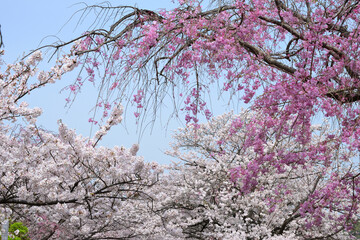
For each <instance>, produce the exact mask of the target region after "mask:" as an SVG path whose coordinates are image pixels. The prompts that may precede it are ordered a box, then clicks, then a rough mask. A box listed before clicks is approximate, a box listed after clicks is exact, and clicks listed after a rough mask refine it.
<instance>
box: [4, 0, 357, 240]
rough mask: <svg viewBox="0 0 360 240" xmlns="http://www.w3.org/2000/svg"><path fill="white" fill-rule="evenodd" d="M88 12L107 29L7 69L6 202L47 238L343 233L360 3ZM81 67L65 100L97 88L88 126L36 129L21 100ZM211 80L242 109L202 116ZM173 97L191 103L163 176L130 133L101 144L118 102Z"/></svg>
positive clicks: (257, 0)
mask: <svg viewBox="0 0 360 240" xmlns="http://www.w3.org/2000/svg"><path fill="white" fill-rule="evenodd" d="M93 10H94V11H96V12H97V13H99V12H100V16H105V17H104V19H97V20H96V21H97V22H105V25H104V26H98V28H95V29H89V30H88V31H87V32H86V33H84V34H83V35H82V36H79V37H77V38H75V39H74V40H72V41H69V42H65V43H61V44H58V45H52V46H44V47H53V48H55V50H56V51H66V49H63V47H65V46H68V45H71V44H72V46H71V49H70V50H69V51H68V52H69V53H68V54H65V55H64V56H63V57H62V58H60V59H59V60H58V61H57V63H56V65H55V66H54V67H53V68H52V69H51V70H50V71H48V72H46V71H41V72H39V73H38V75H36V71H37V69H36V64H37V62H38V61H40V60H41V58H42V56H41V53H40V52H38V51H36V52H34V53H33V54H32V55H31V56H30V57H29V58H27V59H26V60H25V61H23V62H19V63H17V64H14V65H8V66H7V68H6V69H5V70H4V71H3V72H2V73H1V75H0V80H1V81H0V88H1V93H0V101H1V104H0V111H1V113H0V116H1V117H0V121H1V122H0V124H1V125H0V127H1V133H0V137H1V141H0V145H1V148H0V149H1V151H2V153H1V154H0V156H1V158H0V159H1V161H2V165H3V168H2V169H1V171H2V175H1V189H0V207H1V210H0V211H1V212H2V213H5V214H7V215H9V216H10V215H12V216H15V217H16V218H19V219H22V220H23V221H25V220H26V221H28V222H29V223H31V224H32V225H33V226H32V228H31V227H29V230H30V231H32V233H31V234H39V235H34V236H36V238H39V237H38V236H41V237H42V238H45V239H47V238H55V239H56V238H59V236H62V237H63V238H65V239H104V238H105V239H106V238H108V239H119V238H120V239H122V238H135V239H136V238H137V239H141V238H143V239H152V238H153V239H159V238H164V239H184V238H190V239H191V238H192V239H211V238H213V239H351V236H350V235H349V234H348V232H350V231H351V228H352V226H353V224H354V222H356V220H357V218H358V214H359V209H358V207H359V200H360V199H359V194H360V188H359V185H360V181H359V176H360V171H359V170H360V169H359V162H358V157H359V147H360V130H359V127H358V123H359V106H358V101H359V100H360V93H359V84H360V82H359V78H360V77H359V72H360V69H359V68H360V67H359V66H360V65H359V61H358V57H357V56H358V55H359V46H358V45H359V42H360V41H359V40H360V39H359V33H358V30H359V25H360V22H359V21H360V18H359V17H360V16H359V13H360V12H359V11H360V4H359V1H355V0H317V1H308V0H288V1H283V0H229V1H218V2H216V4H210V5H209V6H208V7H206V6H205V2H203V1H200V0H187V1H184V0H179V6H178V7H177V8H175V9H173V10H170V11H167V10H161V11H157V12H155V11H150V10H145V9H138V8H135V7H131V6H119V7H117V6H115V7H113V6H110V5H96V6H89V7H86V8H85V9H84V11H85V13H86V12H87V11H93ZM84 15H86V14H84ZM98 20H104V21H98ZM1 53H3V52H1ZM77 66H78V69H79V77H78V78H77V79H76V81H75V82H74V83H73V84H72V85H71V86H69V90H70V96H69V99H68V101H72V99H71V97H74V96H75V95H76V94H78V92H79V91H80V89H81V87H82V86H83V85H84V84H85V83H87V82H91V83H94V84H99V85H100V88H99V89H100V94H99V99H98V103H97V107H103V108H104V111H103V115H102V117H103V118H104V124H103V126H101V127H100V128H99V131H98V132H97V133H96V135H95V137H94V138H93V139H86V138H83V137H81V136H78V135H76V134H75V132H74V131H73V130H69V129H67V127H66V126H65V125H64V124H63V123H62V122H59V132H58V134H54V133H50V132H48V131H46V130H43V129H40V128H38V127H37V126H36V118H37V117H38V116H39V115H40V114H41V111H40V109H36V108H35V109H30V108H28V107H27V105H26V103H24V102H20V99H22V98H23V97H24V96H26V95H27V94H28V93H30V92H32V91H33V90H35V89H37V88H39V87H42V86H45V85H47V84H49V83H52V82H54V81H55V80H57V79H59V78H61V76H62V75H63V74H65V73H66V72H69V71H73V70H74V68H75V67H77ZM79 66H80V67H79ZM35 75H36V76H37V79H38V81H36V82H35V83H31V82H30V80H29V79H31V77H33V76H35ZM212 85H218V86H220V92H222V93H224V94H225V93H228V94H229V96H230V98H231V99H233V100H236V101H239V102H243V103H244V104H247V106H248V109H249V110H248V111H249V112H250V113H246V112H243V113H241V114H240V115H236V114H227V115H222V116H219V117H217V118H214V119H213V120H212V121H210V122H209V123H207V124H199V115H200V114H202V115H204V116H205V117H206V118H207V119H208V120H210V119H211V117H212V113H211V110H210V107H209V106H208V105H209V104H208V102H207V100H206V99H207V97H209V96H208V95H212V94H213V88H212ZM168 100H171V101H172V102H173V103H174V104H173V106H174V113H175V114H177V113H178V112H179V111H180V112H181V111H182V112H184V115H185V122H186V123H187V128H186V129H184V130H182V132H180V133H179V134H178V135H176V136H175V138H176V139H177V141H178V142H177V143H175V145H174V149H173V151H172V152H170V154H171V155H172V156H175V157H178V158H180V159H181V160H183V161H185V164H180V165H174V166H172V167H171V171H170V173H168V174H165V175H163V176H162V175H161V176H159V174H160V173H161V172H162V167H160V166H157V165H156V164H150V163H144V162H143V160H142V158H140V157H138V156H136V152H137V148H138V147H137V146H136V145H135V146H134V147H133V148H131V149H130V150H126V149H124V148H114V149H108V148H103V147H97V144H98V142H99V141H100V140H101V138H102V137H103V136H104V135H105V134H106V132H107V131H109V130H110V128H111V126H113V125H115V124H118V123H119V122H120V121H121V114H122V111H123V110H122V107H121V105H119V103H123V104H124V105H125V107H126V106H127V104H128V103H130V104H133V105H134V106H135V108H136V109H137V110H136V111H135V112H134V118H135V119H137V120H136V121H139V120H140V119H144V118H145V116H146V112H149V111H151V110H153V112H155V113H156V112H158V109H159V107H161V105H162V104H163V103H164V102H166V101H168ZM111 109H112V111H111V112H110V113H109V112H108V111H110V110H111ZM154 116H155V115H154ZM19 119H23V120H24V121H25V124H19V125H17V123H19ZM91 121H93V122H95V121H96V119H91ZM319 121H320V122H324V123H323V124H321V125H320V126H319V127H314V124H316V122H319ZM16 126H18V127H16ZM181 148H185V149H187V150H188V149H190V150H191V151H189V152H186V151H185V152H181V151H180V150H181ZM5 217H8V216H5Z"/></svg>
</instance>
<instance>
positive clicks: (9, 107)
mask: <svg viewBox="0 0 360 240" xmlns="http://www.w3.org/2000/svg"><path fill="white" fill-rule="evenodd" d="M41 59H42V54H41V52H35V53H34V54H32V55H31V56H30V57H29V58H28V59H26V61H21V62H19V63H16V64H9V65H7V67H6V69H5V71H4V72H2V73H1V75H0V79H1V80H0V102H1V104H0V105H1V107H0V111H1V113H0V152H1V154H0V162H1V170H0V172H1V173H0V176H1V177H0V214H1V221H3V220H4V218H7V219H8V218H11V219H13V220H20V221H21V222H24V223H25V224H26V225H27V226H28V227H29V230H30V233H29V235H30V237H31V239H124V238H136V239H151V238H152V236H155V235H156V234H158V235H157V236H158V237H160V238H161V236H162V234H163V233H164V231H163V229H162V228H161V221H160V218H159V217H157V216H156V215H155V214H154V212H153V211H152V204H153V195H152V191H151V188H152V187H153V186H154V185H156V184H157V182H158V179H159V174H160V173H161V172H162V167H161V166H159V165H158V164H157V163H145V162H144V161H143V158H142V157H139V156H136V153H137V151H138V149H139V147H138V145H133V147H132V148H131V149H130V150H127V149H125V148H124V147H114V148H113V149H108V148H105V147H96V145H97V143H98V142H99V140H100V139H101V138H102V137H103V136H104V135H105V134H106V132H107V131H109V130H110V128H111V126H113V125H115V124H118V123H119V122H121V120H122V112H123V109H122V106H117V107H114V108H113V110H112V113H111V114H110V116H109V118H108V119H107V122H106V123H105V124H104V126H102V127H101V128H100V129H99V131H98V132H97V133H96V134H95V137H94V138H93V139H88V138H84V137H82V136H79V135H76V134H75V131H74V130H70V129H68V128H67V127H66V126H65V124H64V123H62V122H61V121H59V131H58V133H57V134H55V133H51V132H49V131H46V130H44V129H41V128H39V127H37V125H36V119H37V117H38V116H39V115H40V114H41V109H39V108H34V109H31V108H29V107H28V106H27V103H26V102H24V101H22V98H23V97H24V96H26V95H27V94H29V93H30V92H32V91H34V90H36V89H37V88H39V87H43V86H45V85H47V84H49V83H52V82H54V81H56V80H58V79H60V78H61V76H62V75H63V74H64V73H66V72H68V71H71V70H72V69H73V68H74V67H76V65H77V58H76V57H75V56H74V54H69V55H66V56H64V57H63V58H62V59H59V60H58V62H57V65H56V66H54V67H53V68H52V69H51V70H50V71H48V72H45V71H41V72H37V69H36V66H37V64H38V62H39V61H41ZM33 76H37V79H36V82H34V83H32V82H33V81H32V77H33ZM22 121H25V123H22Z"/></svg>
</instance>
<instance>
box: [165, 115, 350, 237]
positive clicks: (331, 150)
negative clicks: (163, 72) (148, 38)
mask: <svg viewBox="0 0 360 240" xmlns="http://www.w3.org/2000/svg"><path fill="white" fill-rule="evenodd" d="M255 119H257V120H259V119H262V120H263V119H264V117H263V116H262V115H260V114H258V113H254V112H242V113H241V114H240V115H236V114H234V113H232V112H231V113H227V114H223V115H221V116H218V117H216V118H214V119H212V120H211V121H210V122H208V123H206V124H200V125H199V127H198V128H195V127H194V126H192V127H191V126H189V127H187V128H185V129H179V130H178V131H177V132H176V134H175V135H174V140H175V142H174V143H173V145H172V150H171V151H169V152H168V154H170V155H171V156H174V157H176V158H178V159H180V160H181V163H179V164H176V165H173V167H172V170H171V172H170V174H169V178H168V179H164V182H163V183H161V185H162V186H163V189H164V190H163V191H164V193H163V194H162V195H161V196H160V198H162V199H163V201H162V202H161V204H160V205H159V206H158V208H159V210H158V211H159V212H161V213H162V216H163V218H165V219H166V222H167V225H166V226H165V227H166V228H167V229H171V230H172V231H173V232H174V233H177V234H178V236H180V237H181V238H183V239H186V238H190V239H352V236H351V235H349V229H351V228H352V224H353V222H354V221H356V220H357V217H356V216H355V215H351V214H349V212H352V211H355V208H356V203H355V202H354V201H353V200H352V199H353V194H354V191H353V190H352V189H349V188H348V186H347V182H346V181H344V180H343V179H347V175H349V174H353V171H355V172H356V170H355V169H354V168H353V167H354V165H355V163H356V161H349V159H351V157H352V156H353V155H355V154H354V153H349V152H348V153H345V152H341V153H340V152H339V149H338V148H337V146H336V143H335V142H329V141H326V136H327V134H329V132H331V129H329V124H328V123H324V124H323V125H318V126H312V127H311V133H312V139H311V141H310V143H307V144H301V143H299V142H297V141H296V139H295V138H294V137H286V138H277V136H276V133H275V132H272V131H269V132H268V135H267V136H266V139H267V141H266V143H265V145H264V151H265V152H266V153H267V155H266V156H261V155H260V154H259V153H258V150H257V149H256V148H255V147H248V146H247V142H248V141H251V138H252V134H251V129H252V128H254V125H253V124H252V122H253V121H254V120H255ZM287 124H292V123H291V121H289V122H288V123H287ZM258 127H259V128H261V127H262V125H258ZM314 145H315V146H322V147H323V148H324V151H323V152H317V153H313V154H314V155H313V157H312V159H309V160H308V161H305V159H302V157H303V156H306V155H308V154H309V152H312V151H313V146H314ZM341 151H346V149H342V150H341ZM340 155H347V156H348V159H346V160H344V159H339V158H338V157H339V156H340ZM259 157H263V158H267V159H264V160H266V161H264V163H263V164H262V165H257V162H256V161H255V159H257V158H259ZM288 158H295V159H296V162H293V163H291V164H289V163H287V159H288ZM322 158H326V159H327V162H326V163H324V161H323V159H322ZM301 161H304V163H300V162H301ZM229 169H230V171H229ZM245 170H248V171H249V170H250V171H251V170H252V171H255V172H256V173H258V175H252V176H249V175H248V173H247V172H246V171H245Z"/></svg>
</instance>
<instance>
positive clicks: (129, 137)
mask: <svg viewBox="0 0 360 240" xmlns="http://www.w3.org/2000/svg"><path fill="white" fill-rule="evenodd" d="M99 2H100V1H99ZM99 2H98V1H82V3H79V1H76V0H61V1H50V0H32V1H29V0H3V1H2V3H1V8H2V11H1V14H0V24H1V30H2V35H3V41H4V44H5V48H4V49H5V56H4V58H3V59H4V60H5V62H7V63H13V62H15V61H16V60H17V59H19V57H21V56H23V54H26V53H28V52H29V51H30V50H33V49H36V48H37V47H39V46H41V45H43V44H46V43H53V42H55V41H56V40H57V39H58V38H59V39H61V40H63V41H67V40H71V39H72V38H73V37H76V36H79V35H80V34H81V33H83V32H84V31H86V30H87V29H86V27H87V23H86V22H85V23H82V24H80V25H79V26H77V27H76V25H77V22H78V19H79V17H80V15H74V13H75V12H76V11H78V10H80V9H82V8H83V7H85V5H84V3H85V4H88V5H92V4H96V3H99ZM110 3H111V4H112V5H131V6H137V7H139V8H144V9H151V10H159V9H163V8H165V9H172V8H174V7H175V6H176V5H175V4H174V3H172V1H171V0H143V1H141V0H138V1H132V0H126V1H125V0H117V1H110ZM90 19H91V16H90V17H89V21H90ZM41 67H44V68H49V67H51V65H42V66H41ZM75 78H76V75H74V74H66V75H65V76H64V77H63V78H62V80H60V82H57V83H55V84H53V85H48V86H47V87H44V88H42V89H39V90H38V91H36V92H33V93H32V94H31V95H30V96H29V97H28V98H27V99H26V101H27V102H28V103H29V104H30V106H32V107H35V106H38V107H41V108H42V109H43V115H42V116H41V117H40V118H39V121H38V124H39V125H41V126H42V127H44V128H45V129H48V130H51V131H54V132H57V128H58V126H57V120H58V119H62V121H63V122H64V123H65V124H66V125H68V126H69V127H70V128H72V129H76V132H77V133H78V134H81V135H83V136H89V135H90V128H91V125H90V124H89V123H88V119H89V118H90V117H91V116H92V115H91V114H90V113H89V111H90V110H91V107H93V106H94V103H95V101H96V88H94V87H91V85H90V84H88V87H86V88H84V89H83V90H82V93H81V94H80V95H79V96H78V97H77V99H76V101H75V103H74V104H73V105H72V107H71V108H70V109H69V108H66V107H65V103H66V102H65V98H66V97H67V92H66V91H63V92H62V93H61V90H62V89H63V88H64V87H66V86H68V85H69V84H71V83H72V82H73V81H74V79H75ZM215 99H216V98H215ZM215 102H217V101H215ZM216 104H217V105H216V106H213V107H212V108H213V111H214V114H215V115H216V114H221V113H223V112H225V111H228V110H229V107H228V106H227V104H226V102H225V103H224V104H220V103H216ZM169 113H170V111H169ZM169 113H167V112H166V109H165V111H164V112H162V115H164V116H163V117H162V118H158V121H157V122H156V123H155V125H154V127H153V128H152V129H150V128H147V129H145V131H144V133H143V134H141V136H140V132H139V131H138V129H137V125H136V124H135V123H134V122H135V120H132V119H127V120H128V121H126V126H125V125H124V124H122V125H120V126H117V127H115V128H114V129H112V130H111V131H110V133H109V134H108V135H107V136H106V137H105V138H104V139H103V140H102V141H101V143H100V145H103V146H108V147H112V146H114V145H119V146H121V145H122V146H125V147H127V148H129V147H131V145H132V144H133V143H139V144H140V151H139V153H138V155H141V156H144V158H145V160H146V161H156V162H159V163H170V160H172V158H170V157H168V156H166V155H164V154H163V152H164V151H165V150H166V149H169V142H170V141H171V132H172V130H173V129H176V128H178V127H182V126H184V122H183V121H182V122H181V121H179V120H176V119H173V120H171V121H170V122H167V120H168V114H169ZM128 115H129V117H132V118H134V117H133V115H132V116H130V114H128ZM129 120H130V121H129ZM151 130H152V131H151ZM92 134H94V131H93V132H92Z"/></svg>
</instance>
